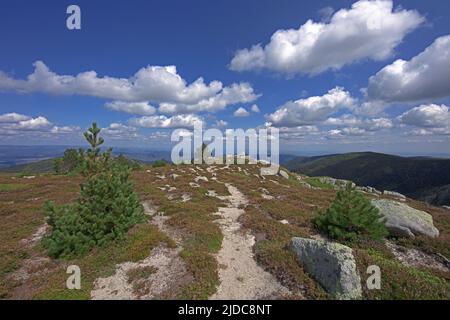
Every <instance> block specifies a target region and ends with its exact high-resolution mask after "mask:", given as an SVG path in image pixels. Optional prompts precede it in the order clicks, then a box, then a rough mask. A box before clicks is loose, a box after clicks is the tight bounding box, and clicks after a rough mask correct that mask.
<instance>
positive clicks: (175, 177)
mask: <svg viewBox="0 0 450 320" xmlns="http://www.w3.org/2000/svg"><path fill="white" fill-rule="evenodd" d="M179 176H180V175H179V174H175V173H172V174H171V175H170V177H171V178H172V179H173V180H176V179H177V178H178V177H179Z"/></svg>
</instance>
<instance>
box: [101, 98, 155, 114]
mask: <svg viewBox="0 0 450 320" xmlns="http://www.w3.org/2000/svg"><path fill="white" fill-rule="evenodd" d="M105 107H106V108H107V109H110V110H114V111H119V112H126V113H130V114H135V115H139V116H151V115H153V114H155V112H156V109H155V107H153V106H151V105H149V104H148V102H125V101H113V102H108V103H106V104H105Z"/></svg>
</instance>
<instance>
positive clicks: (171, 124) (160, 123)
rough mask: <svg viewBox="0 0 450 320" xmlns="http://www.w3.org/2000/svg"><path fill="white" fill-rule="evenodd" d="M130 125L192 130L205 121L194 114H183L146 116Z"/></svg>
mask: <svg viewBox="0 0 450 320" xmlns="http://www.w3.org/2000/svg"><path fill="white" fill-rule="evenodd" d="M129 123H130V125H132V126H135V127H143V128H192V127H193V126H194V125H195V124H202V123H203V120H202V118H200V117H199V116H197V115H194V114H181V115H175V116H172V117H166V116H164V115H159V116H144V117H140V118H135V119H131V120H130V121H129Z"/></svg>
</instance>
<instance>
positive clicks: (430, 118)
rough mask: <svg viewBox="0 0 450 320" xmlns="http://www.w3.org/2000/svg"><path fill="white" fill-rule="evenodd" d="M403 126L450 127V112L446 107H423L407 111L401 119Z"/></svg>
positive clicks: (433, 105)
mask: <svg viewBox="0 0 450 320" xmlns="http://www.w3.org/2000/svg"><path fill="white" fill-rule="evenodd" d="M399 119H400V121H401V122H402V123H403V124H406V125H411V126H416V127H423V128H444V127H449V126H450V111H449V108H448V107H447V106H445V105H440V106H439V105H436V104H429V105H421V106H419V107H415V108H413V109H411V110H408V111H406V112H405V113H403V114H402V115H401V116H400V117H399Z"/></svg>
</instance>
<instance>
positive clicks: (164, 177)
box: [156, 174, 166, 180]
mask: <svg viewBox="0 0 450 320" xmlns="http://www.w3.org/2000/svg"><path fill="white" fill-rule="evenodd" d="M156 177H157V178H158V179H161V180H165V179H166V176H165V175H164V174H162V175H157V176H156Z"/></svg>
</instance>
